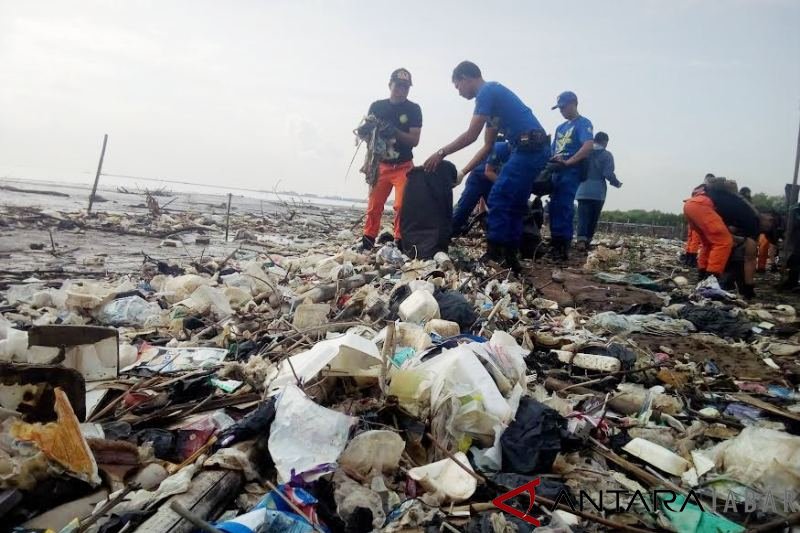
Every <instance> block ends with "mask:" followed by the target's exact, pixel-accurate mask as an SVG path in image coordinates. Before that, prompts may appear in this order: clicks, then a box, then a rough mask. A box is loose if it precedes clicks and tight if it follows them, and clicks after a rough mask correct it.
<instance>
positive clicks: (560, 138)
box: [553, 117, 594, 159]
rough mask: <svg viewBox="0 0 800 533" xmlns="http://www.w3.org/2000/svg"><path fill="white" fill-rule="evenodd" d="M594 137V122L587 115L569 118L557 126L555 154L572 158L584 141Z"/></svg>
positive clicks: (554, 140) (554, 141)
mask: <svg viewBox="0 0 800 533" xmlns="http://www.w3.org/2000/svg"><path fill="white" fill-rule="evenodd" d="M592 139H594V130H593V127H592V122H591V121H590V120H589V119H588V118H586V117H578V118H576V119H574V120H568V121H566V122H564V123H563V124H561V125H560V126H559V127H557V128H556V136H555V138H554V139H553V155H554V156H558V155H560V156H561V157H563V158H564V159H567V158H570V157H572V156H573V155H575V154H576V153H577V152H578V150H580V149H581V146H583V143H585V142H586V141H591V140H592Z"/></svg>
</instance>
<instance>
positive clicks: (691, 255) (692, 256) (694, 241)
mask: <svg viewBox="0 0 800 533" xmlns="http://www.w3.org/2000/svg"><path fill="white" fill-rule="evenodd" d="M698 252H700V234H699V233H697V232H696V231H695V230H694V229H692V226H689V231H688V233H687V235H686V249H685V253H684V254H683V262H684V264H685V265H686V266H690V267H696V266H697V254H698Z"/></svg>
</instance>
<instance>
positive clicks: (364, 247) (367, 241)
mask: <svg viewBox="0 0 800 533" xmlns="http://www.w3.org/2000/svg"><path fill="white" fill-rule="evenodd" d="M373 248H375V239H373V238H372V237H369V236H367V235H364V236H363V237H361V246H359V247H358V251H359V252H369V251H370V250H372V249H373Z"/></svg>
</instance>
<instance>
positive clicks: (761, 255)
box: [757, 233, 769, 270]
mask: <svg viewBox="0 0 800 533" xmlns="http://www.w3.org/2000/svg"><path fill="white" fill-rule="evenodd" d="M768 260H769V241H768V240H767V236H766V235H764V234H763V233H762V234H761V235H759V236H758V265H757V268H758V270H766V269H767V261H768Z"/></svg>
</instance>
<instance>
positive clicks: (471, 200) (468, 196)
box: [453, 170, 494, 235]
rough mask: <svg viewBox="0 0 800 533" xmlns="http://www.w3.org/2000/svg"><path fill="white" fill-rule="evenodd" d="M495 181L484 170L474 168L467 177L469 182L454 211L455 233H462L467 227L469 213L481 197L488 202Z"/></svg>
mask: <svg viewBox="0 0 800 533" xmlns="http://www.w3.org/2000/svg"><path fill="white" fill-rule="evenodd" d="M492 185H494V183H493V182H491V181H489V179H488V178H487V177H486V175H485V174H484V173H483V172H482V171H478V170H473V171H472V172H470V173H469V176H468V177H467V183H466V184H465V185H464V191H463V192H462V193H461V198H459V199H458V204H456V208H455V210H454V211H453V235H460V234H461V232H462V231H464V229H466V226H467V221H468V220H469V215H470V213H472V210H473V209H475V206H476V205H478V202H480V201H481V198H483V199H484V200H486V201H487V202H488V198H489V191H491V190H492Z"/></svg>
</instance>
